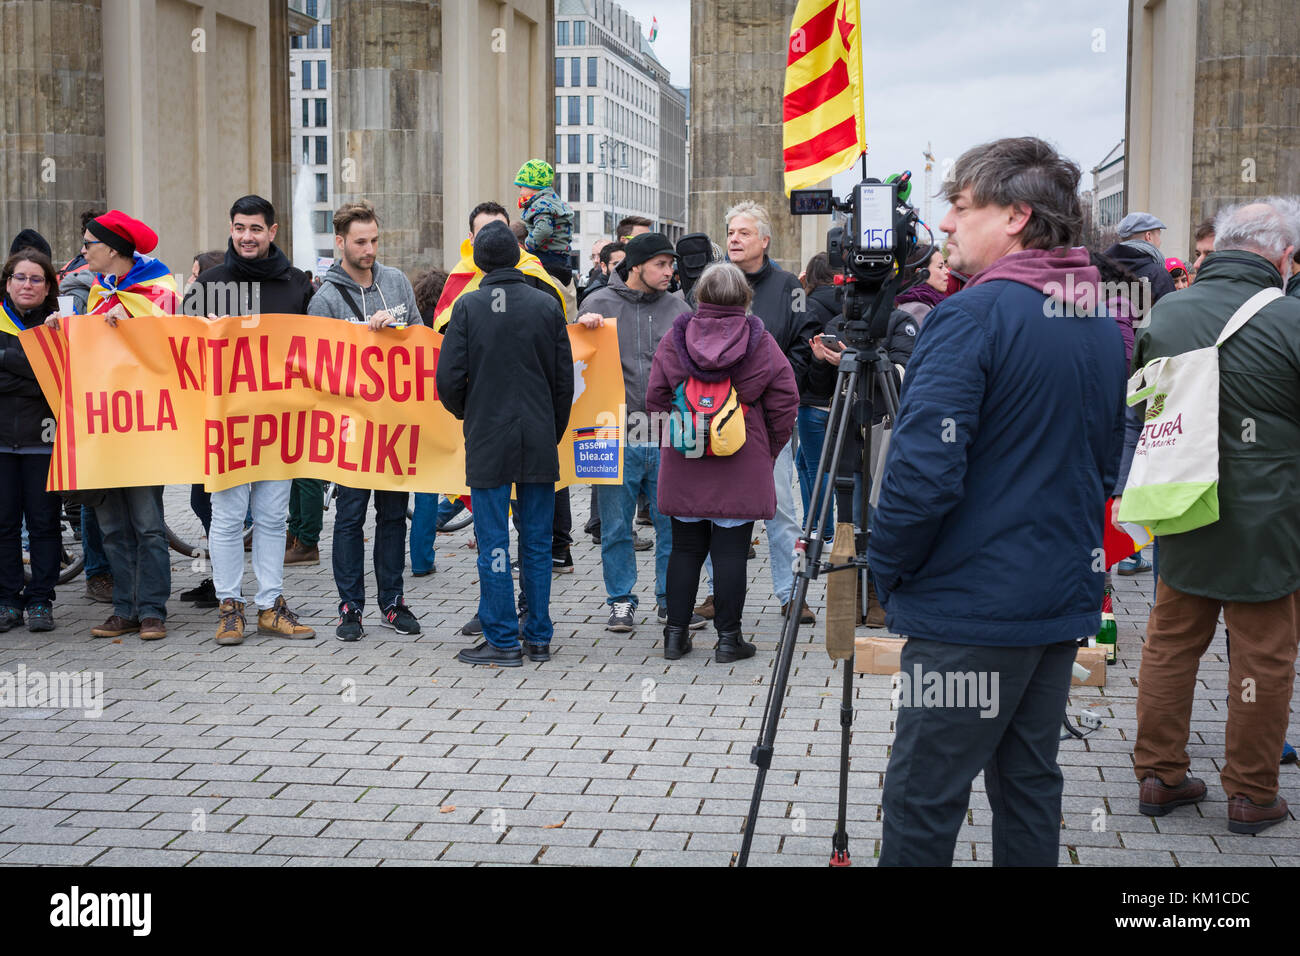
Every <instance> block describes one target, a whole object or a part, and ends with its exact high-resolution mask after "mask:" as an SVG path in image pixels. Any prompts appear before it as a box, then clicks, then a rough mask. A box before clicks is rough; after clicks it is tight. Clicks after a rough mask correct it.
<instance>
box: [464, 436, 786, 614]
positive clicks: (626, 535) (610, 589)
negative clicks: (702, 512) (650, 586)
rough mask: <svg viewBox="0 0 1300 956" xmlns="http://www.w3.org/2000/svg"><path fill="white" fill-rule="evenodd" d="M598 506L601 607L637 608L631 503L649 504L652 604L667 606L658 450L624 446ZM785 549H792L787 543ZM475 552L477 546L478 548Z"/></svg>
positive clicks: (668, 541) (667, 531)
mask: <svg viewBox="0 0 1300 956" xmlns="http://www.w3.org/2000/svg"><path fill="white" fill-rule="evenodd" d="M596 487H597V488H598V489H599V491H598V492H597V501H598V502H599V504H600V566H601V570H602V571H603V572H604V576H605V594H606V595H607V597H606V599H605V603H606V604H613V603H614V602H615V601H631V602H632V606H633V607H636V606H637V600H636V595H635V594H633V593H632V590H633V588H635V587H636V551H635V549H634V547H633V540H632V538H633V527H632V520H633V518H635V516H636V498H637V495H639V494H644V495H645V496H646V498H647V499H648V500H649V502H650V521H651V522H652V523H653V524H654V528H655V602H656V603H657V604H662V605H663V606H664V607H667V606H668V555H669V554H670V553H671V552H672V550H673V525H672V521H671V520H670V519H669V518H667V517H665V516H664V515H661V514H660V513H659V446H658V445H633V444H628V445H627V446H626V447H625V448H624V449H623V483H622V484H621V485H597V486H596ZM790 546H791V547H793V546H794V540H793V539H791V541H790ZM480 547H482V545H481V544H480Z"/></svg>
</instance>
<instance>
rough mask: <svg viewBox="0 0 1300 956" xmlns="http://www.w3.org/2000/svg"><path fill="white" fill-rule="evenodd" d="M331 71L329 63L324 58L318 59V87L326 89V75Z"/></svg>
mask: <svg viewBox="0 0 1300 956" xmlns="http://www.w3.org/2000/svg"><path fill="white" fill-rule="evenodd" d="M328 73H329V65H328V64H327V63H326V62H325V61H324V60H317V61H316V89H318V90H323V89H325V77H326V74H328Z"/></svg>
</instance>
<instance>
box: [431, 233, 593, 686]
mask: <svg viewBox="0 0 1300 956" xmlns="http://www.w3.org/2000/svg"><path fill="white" fill-rule="evenodd" d="M518 262H519V243H518V242H517V241H516V240H515V237H514V234H513V233H512V232H511V231H510V227H509V226H507V225H506V224H505V223H503V222H489V223H488V224H487V225H485V226H483V227H482V228H481V229H480V230H479V231H478V233H477V234H476V235H475V236H474V264H475V265H476V266H478V267H479V268H480V269H482V270H483V273H484V275H483V279H482V280H481V281H480V282H479V286H478V288H477V289H475V290H474V291H473V292H467V293H465V294H464V295H462V296H461V297H460V298H458V299H457V300H456V303H455V304H454V305H453V306H452V310H451V321H450V322H449V323H448V324H447V329H446V333H445V337H444V338H443V342H442V352H441V354H440V355H439V357H438V377H437V382H438V398H439V399H440V400H441V401H442V404H443V405H444V406H446V408H447V411H449V412H451V413H452V414H453V415H455V416H456V417H457V418H459V419H461V420H463V421H464V423H465V426H464V429H465V483H466V484H467V485H468V486H469V488H470V492H471V501H472V502H473V506H474V529H475V533H476V534H477V536H478V575H479V619H480V620H481V621H482V624H483V637H484V640H483V642H482V643H480V644H479V645H478V646H477V647H474V648H467V649H466V650H463V651H461V652H460V653H459V654H458V655H456V656H457V657H458V658H459V659H460V660H462V661H463V662H465V663H466V664H496V665H498V666H499V667H518V666H520V665H521V664H522V663H523V654H522V653H521V649H520V639H521V638H522V642H523V650H524V651H527V653H528V656H529V658H530V659H531V660H533V661H546V660H549V659H550V644H551V635H552V633H553V630H554V629H553V627H552V625H551V614H550V603H551V520H552V516H553V515H554V511H555V482H556V481H558V480H559V478H560V459H559V455H558V453H557V451H556V447H555V446H556V445H557V444H558V443H559V441H560V439H561V438H562V437H564V431H565V429H566V428H567V427H568V423H569V411H570V409H571V407H572V405H573V353H572V351H571V349H570V348H569V335H568V332H567V331H566V329H565V322H564V313H563V312H562V311H561V309H560V307H559V305H558V304H557V303H556V301H555V299H554V297H553V296H551V295H548V294H547V293H545V292H541V291H539V290H537V289H535V288H533V287H532V286H530V285H529V284H528V283H527V282H526V281H525V279H524V274H523V273H522V272H520V271H519V270H518V269H516V268H515V266H516V265H517V264H518ZM512 484H513V485H514V486H515V489H516V492H517V496H516V500H515V514H516V516H517V521H516V527H517V528H518V531H519V560H520V565H519V576H520V579H521V585H522V587H523V591H524V596H525V598H526V602H527V607H528V611H527V615H526V616H525V617H524V618H523V620H522V621H520V620H519V619H518V618H517V617H516V616H515V608H514V601H513V596H514V582H513V580H512V578H511V575H510V532H509V530H508V528H507V525H506V521H507V516H508V513H509V510H510V487H511V485H512Z"/></svg>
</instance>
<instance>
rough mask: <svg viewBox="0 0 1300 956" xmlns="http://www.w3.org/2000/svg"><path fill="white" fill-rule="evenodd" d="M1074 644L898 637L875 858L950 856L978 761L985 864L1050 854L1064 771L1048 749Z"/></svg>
mask: <svg viewBox="0 0 1300 956" xmlns="http://www.w3.org/2000/svg"><path fill="white" fill-rule="evenodd" d="M1077 649H1078V648H1077V646H1076V644H1075V642H1074V641H1065V642H1063V643H1059V644H1040V645H1038V646H1034V647H988V646H984V645H976V644H949V643H946V642H942V641H928V640H923V639H920V638H912V639H910V640H909V641H908V642H907V643H906V644H904V645H903V654H902V660H901V662H900V667H899V672H898V674H896V675H895V677H894V689H893V694H894V695H895V697H894V699H895V702H896V703H897V704H898V705H899V707H898V719H897V721H896V722H895V731H894V748H893V750H892V752H891V753H890V756H889V769H888V770H887V771H886V772H885V790H884V796H883V798H882V800H881V803H882V805H883V807H884V811H885V819H884V828H883V832H882V838H881V843H880V860H879V865H880V866H951V865H952V857H953V849H954V847H955V845H956V842H957V834H958V831H960V830H961V825H962V821H964V820H965V819H966V809H967V804H969V802H970V787H971V782H972V781H973V780H974V779H975V776H976V775H977V774H978V773H979V772H980V771H981V770H983V771H984V786H985V788H986V790H987V791H988V798H989V806H990V808H991V809H992V811H993V865H994V866H1056V864H1057V856H1058V848H1059V846H1060V840H1061V789H1062V785H1063V782H1064V777H1063V775H1062V774H1061V768H1060V766H1059V765H1058V764H1057V762H1056V752H1057V748H1058V747H1059V746H1060V735H1061V723H1062V721H1063V720H1064V719H1065V703H1066V698H1067V697H1068V695H1069V692H1070V667H1071V665H1072V664H1073V663H1074V654H1075V651H1076V650H1077Z"/></svg>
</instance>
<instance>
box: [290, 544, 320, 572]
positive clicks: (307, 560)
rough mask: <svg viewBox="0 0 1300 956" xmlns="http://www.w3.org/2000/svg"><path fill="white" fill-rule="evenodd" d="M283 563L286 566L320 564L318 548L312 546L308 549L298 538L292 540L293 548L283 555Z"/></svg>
mask: <svg viewBox="0 0 1300 956" xmlns="http://www.w3.org/2000/svg"><path fill="white" fill-rule="evenodd" d="M284 563H285V564H286V565H290V564H304V565H305V564H320V548H319V547H318V546H317V545H314V544H313V545H312V546H311V547H310V548H309V547H307V545H305V544H303V543H302V541H300V540H299V539H298V538H294V539H293V546H292V547H290V548H289V550H288V551H286V552H285V553H284Z"/></svg>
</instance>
